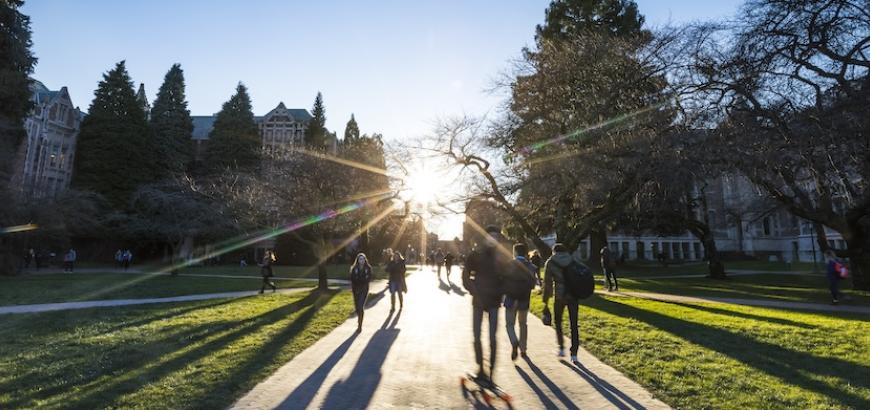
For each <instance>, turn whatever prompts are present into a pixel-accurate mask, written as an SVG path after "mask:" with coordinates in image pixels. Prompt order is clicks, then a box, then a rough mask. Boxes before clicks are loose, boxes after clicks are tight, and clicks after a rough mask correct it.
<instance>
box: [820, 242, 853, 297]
mask: <svg viewBox="0 0 870 410" xmlns="http://www.w3.org/2000/svg"><path fill="white" fill-rule="evenodd" d="M825 261H826V267H827V270H826V273H827V277H828V289H830V291H831V298H832V300H831V304H834V305H836V304H839V303H840V298H841V296H842V293H841V292H840V280H841V279H845V278H848V277H849V268H848V267H846V263H845V262H843V260H842V259H840V258H838V257H837V254H836V252H834V250H833V249H828V250H827V251H825Z"/></svg>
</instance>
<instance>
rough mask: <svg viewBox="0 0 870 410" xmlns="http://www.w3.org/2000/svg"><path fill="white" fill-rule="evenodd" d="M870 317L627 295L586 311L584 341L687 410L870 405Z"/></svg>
mask: <svg viewBox="0 0 870 410" xmlns="http://www.w3.org/2000/svg"><path fill="white" fill-rule="evenodd" d="M542 308H543V304H542V303H541V300H540V297H539V295H534V297H533V305H532V310H533V312H534V313H535V314H537V315H540V314H541V311H542ZM551 308H552V303H551ZM566 316H567V315H566ZM868 320H870V317H867V316H866V315H865V316H860V315H854V316H850V315H843V314H836V315H834V314H831V315H826V314H812V313H799V312H792V311H784V310H774V309H763V308H753V307H743V306H734V305H723V304H677V303H665V302H657V301H651V300H643V299H636V298H627V297H614V298H609V297H598V296H593V297H592V298H590V299H588V300H587V301H585V302H584V303H583V305H581V308H580V332H581V345H582V346H583V347H585V348H586V349H588V350H589V351H590V352H591V353H592V354H594V355H595V356H596V357H598V358H599V359H601V360H603V361H604V362H606V363H608V364H609V365H611V366H613V367H615V368H616V369H618V370H620V371H622V372H623V373H625V374H626V375H627V376H628V377H629V378H631V379H633V380H635V381H637V382H639V383H640V384H642V385H643V386H645V387H646V388H648V389H650V390H651V391H652V392H653V394H654V395H655V396H656V397H658V398H660V399H661V400H663V401H665V402H666V403H668V404H670V405H672V406H674V407H676V408H680V409H746V408H775V409H847V408H852V409H867V408H870V322H868ZM565 321H566V322H567V318H566V319H565ZM565 325H567V323H565ZM566 328H567V326H566ZM566 332H567V330H566ZM566 334H570V333H566ZM566 343H570V341H568V340H566Z"/></svg>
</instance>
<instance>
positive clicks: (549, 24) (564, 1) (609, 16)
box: [535, 0, 645, 45]
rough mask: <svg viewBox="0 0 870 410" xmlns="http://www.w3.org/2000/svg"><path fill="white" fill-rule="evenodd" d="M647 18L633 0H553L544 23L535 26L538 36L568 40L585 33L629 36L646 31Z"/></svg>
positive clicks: (538, 37) (540, 37) (539, 39)
mask: <svg viewBox="0 0 870 410" xmlns="http://www.w3.org/2000/svg"><path fill="white" fill-rule="evenodd" d="M643 22H644V17H643V16H642V15H641V14H640V13H639V12H638V10H637V3H635V2H634V0H553V1H551V2H550V7H547V11H546V17H545V22H544V24H543V25H538V26H537V28H536V29H535V39H536V40H537V42H538V44H539V45H540V44H541V42H542V41H544V40H556V41H560V40H565V39H568V38H573V37H576V36H577V35H578V34H581V33H582V32H587V31H592V32H598V33H599V34H611V35H616V36H630V35H639V34H645V33H644V32H643V31H642V30H641V27H642V26H643Z"/></svg>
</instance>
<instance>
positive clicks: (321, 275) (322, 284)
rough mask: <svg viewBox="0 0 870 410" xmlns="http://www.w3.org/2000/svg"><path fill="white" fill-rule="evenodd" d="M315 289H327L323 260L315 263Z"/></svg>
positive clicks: (327, 282) (327, 283)
mask: <svg viewBox="0 0 870 410" xmlns="http://www.w3.org/2000/svg"><path fill="white" fill-rule="evenodd" d="M317 290H323V291H325V290H329V281H328V280H327V277H326V264H325V262H321V263H318V264H317Z"/></svg>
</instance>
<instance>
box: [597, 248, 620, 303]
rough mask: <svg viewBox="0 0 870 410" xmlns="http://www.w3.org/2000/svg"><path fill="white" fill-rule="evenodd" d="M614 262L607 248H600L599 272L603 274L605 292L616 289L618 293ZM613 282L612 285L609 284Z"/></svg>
mask: <svg viewBox="0 0 870 410" xmlns="http://www.w3.org/2000/svg"><path fill="white" fill-rule="evenodd" d="M615 269H616V262H615V261H614V260H613V255H611V254H610V249H608V248H607V246H605V247H603V248H601V271H602V272H604V280H605V281H606V282H607V291H608V292H612V291H613V290H614V289H616V291H617V292H619V282H617V281H616V271H615ZM611 280H613V283H610V282H611Z"/></svg>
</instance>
